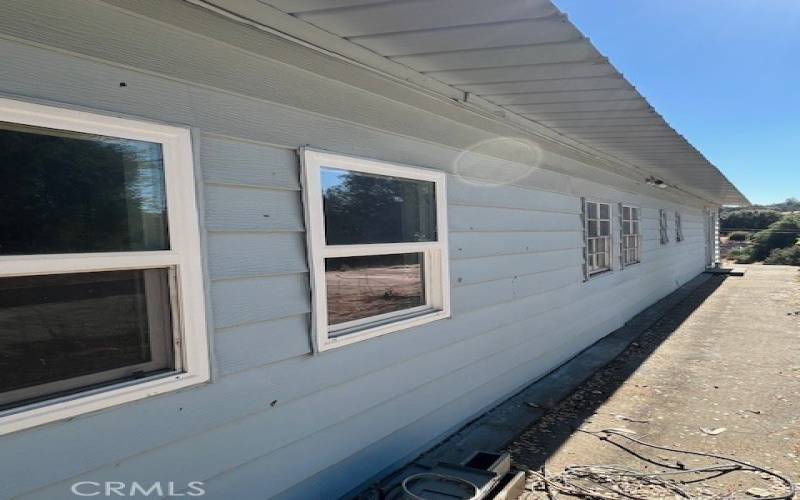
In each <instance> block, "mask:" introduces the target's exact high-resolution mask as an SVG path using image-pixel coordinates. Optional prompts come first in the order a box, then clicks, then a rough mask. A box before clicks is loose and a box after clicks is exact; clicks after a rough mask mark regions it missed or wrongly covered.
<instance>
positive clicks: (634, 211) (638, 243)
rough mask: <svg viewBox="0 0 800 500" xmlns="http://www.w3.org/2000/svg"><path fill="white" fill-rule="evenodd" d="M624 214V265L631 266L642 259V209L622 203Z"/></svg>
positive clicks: (621, 210)
mask: <svg viewBox="0 0 800 500" xmlns="http://www.w3.org/2000/svg"><path fill="white" fill-rule="evenodd" d="M620 212H621V214H622V229H621V234H622V265H623V266H630V265H632V264H636V263H638V262H640V261H641V258H642V255H641V248H642V234H641V232H640V210H639V208H637V207H631V206H628V205H620Z"/></svg>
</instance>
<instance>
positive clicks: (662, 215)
mask: <svg viewBox="0 0 800 500" xmlns="http://www.w3.org/2000/svg"><path fill="white" fill-rule="evenodd" d="M658 229H659V233H660V240H661V244H662V245H666V244H667V243H669V222H668V221H667V211H666V210H664V209H663V208H660V209H659V210H658Z"/></svg>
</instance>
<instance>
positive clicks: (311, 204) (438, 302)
mask: <svg viewBox="0 0 800 500" xmlns="http://www.w3.org/2000/svg"><path fill="white" fill-rule="evenodd" d="M300 158H301V161H302V166H303V175H302V181H303V202H304V206H305V218H306V237H307V241H308V249H309V251H308V261H309V270H310V275H311V296H312V300H311V302H312V322H311V323H312V332H311V337H312V344H313V347H314V351H315V352H322V351H326V350H329V349H333V348H335V347H340V346H344V345H349V344H353V343H355V342H360V341H362V340H367V339H371V338H374V337H378V336H381V335H386V334H388V333H392V332H396V331H399V330H405V329H408V328H412V327H416V326H420V325H423V324H425V323H430V322H432V321H437V320H440V319H445V318H449V317H450V270H449V255H448V244H447V238H448V234H449V233H448V230H447V190H446V185H445V183H446V175H445V174H444V173H443V172H439V171H436V170H429V169H424V168H419V167H411V166H406V165H398V164H394V163H386V162H382V161H376V160H368V159H364V158H357V157H353V156H347V155H341V154H333V153H328V152H324V151H319V150H314V149H310V148H302V149H301V150H300ZM321 167H330V168H339V169H343V170H352V171H356V172H364V173H370V174H379V175H388V176H393V177H400V178H406V179H414V180H423V181H429V182H433V183H434V185H435V192H436V238H437V240H436V241H433V242H420V243H385V244H363V245H331V246H328V245H327V244H326V239H325V220H324V214H323V206H322V183H321V178H320V168H321ZM414 252H422V253H424V254H425V259H424V265H425V269H424V273H423V275H424V277H425V283H424V286H425V294H426V301H427V304H426V305H425V306H420V307H416V308H412V309H404V310H401V311H396V312H391V313H386V314H381V315H379V316H372V317H370V318H366V319H360V320H354V321H351V322H347V323H344V324H342V325H337V328H336V329H335V331H336V332H341V331H342V330H345V329H347V328H358V327H363V328H362V329H360V330H355V331H353V332H352V333H345V334H342V333H339V336H334V337H332V336H331V335H330V333H331V328H330V327H329V325H328V304H327V290H326V282H325V259H326V258H330V257H343V256H348V257H349V256H360V255H383V254H398V253H414ZM366 325H374V326H372V327H369V326H366Z"/></svg>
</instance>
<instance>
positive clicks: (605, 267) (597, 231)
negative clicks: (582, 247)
mask: <svg viewBox="0 0 800 500" xmlns="http://www.w3.org/2000/svg"><path fill="white" fill-rule="evenodd" d="M584 224H585V227H584V232H585V234H586V274H587V275H588V276H591V275H594V274H598V273H602V272H604V271H609V270H611V205H610V204H608V203H599V202H594V201H586V202H584Z"/></svg>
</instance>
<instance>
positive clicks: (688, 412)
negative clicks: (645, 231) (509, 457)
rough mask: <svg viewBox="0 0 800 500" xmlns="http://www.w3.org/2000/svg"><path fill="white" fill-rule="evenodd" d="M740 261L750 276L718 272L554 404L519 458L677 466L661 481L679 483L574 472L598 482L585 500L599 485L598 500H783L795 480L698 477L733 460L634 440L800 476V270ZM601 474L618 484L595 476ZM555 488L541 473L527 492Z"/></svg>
mask: <svg viewBox="0 0 800 500" xmlns="http://www.w3.org/2000/svg"><path fill="white" fill-rule="evenodd" d="M737 267H741V268H743V269H746V271H747V272H746V275H745V276H744V277H741V278H740V277H728V278H725V277H721V276H714V277H712V278H711V279H710V280H709V281H707V282H706V283H705V284H703V285H702V286H701V287H700V288H699V289H698V290H696V291H695V292H694V293H693V294H692V295H691V296H690V297H689V298H688V299H686V300H684V301H683V302H682V303H681V304H680V305H678V306H677V307H676V308H675V309H673V310H672V311H671V312H670V313H669V314H668V315H667V316H665V317H664V318H663V319H662V320H661V321H659V322H658V323H657V324H656V325H655V326H654V327H653V328H651V329H650V330H648V331H647V332H645V334H643V335H642V337H640V338H639V339H638V340H637V341H636V342H635V343H634V344H632V345H631V346H630V347H629V348H628V350H627V351H625V352H624V353H623V354H622V355H621V356H620V357H618V358H617V359H615V360H614V361H613V362H612V363H611V364H610V365H608V366H607V367H606V368H604V369H602V370H601V371H599V372H598V373H596V374H595V375H594V376H593V377H592V378H591V379H589V380H588V381H587V382H586V383H585V384H583V385H582V386H581V387H580V388H579V389H578V390H577V391H576V392H575V393H573V394H572V395H571V396H570V397H569V398H567V399H566V400H564V401H562V402H561V403H559V404H557V405H556V406H555V407H553V408H552V409H550V411H548V413H547V414H546V415H545V416H544V417H543V418H542V419H541V420H539V421H538V422H537V424H535V425H534V426H532V427H531V428H529V429H528V430H527V431H526V432H525V433H524V434H523V435H522V436H521V437H519V438H518V439H517V440H516V441H515V443H514V444H513V446H512V447H511V451H512V454H513V457H514V462H515V464H516V465H517V466H518V467H519V468H521V469H524V470H528V471H537V472H541V469H542V465H543V464H545V463H546V468H545V473H546V474H547V475H548V477H550V478H552V479H553V480H554V481H555V480H556V479H557V476H558V475H559V474H560V473H563V472H564V471H565V469H566V468H567V467H570V466H575V465H601V466H610V465H615V466H619V467H622V468H625V469H627V470H629V471H630V470H633V471H637V472H647V473H653V472H659V471H661V472H664V471H669V472H677V474H670V475H665V476H657V477H658V478H659V479H669V480H670V482H669V483H661V484H655V483H654V482H653V481H650V484H646V483H645V482H643V481H642V480H641V479H640V478H638V477H633V476H620V475H619V474H618V473H619V471H614V474H612V475H609V474H607V473H608V472H609V469H603V470H601V469H597V468H592V469H574V470H572V472H571V473H570V475H569V476H567V479H569V480H570V481H573V480H574V484H577V485H578V486H581V487H584V488H586V489H587V490H586V491H584V492H583V493H584V496H585V497H587V495H586V493H587V491H590V492H593V494H594V495H595V496H591V495H588V497H589V498H686V496H689V497H691V498H695V497H698V498H720V499H722V498H725V499H730V498H782V497H781V495H785V494H786V492H787V491H788V490H787V488H786V486H785V485H784V484H783V483H782V482H781V481H780V480H779V479H777V478H775V477H773V476H770V475H769V474H767V473H766V472H761V471H758V472H742V471H730V470H724V471H718V472H716V473H713V474H712V473H708V472H706V473H687V472H684V470H685V469H694V468H700V467H707V466H714V465H720V464H727V466H728V467H729V468H730V465H731V464H730V462H726V461H725V460H721V459H716V458H710V457H703V456H697V455H687V454H682V453H675V452H671V451H666V450H659V449H653V448H649V447H646V446H642V445H640V444H637V443H635V442H634V441H631V440H629V439H627V438H626V437H625V436H628V437H630V438H633V439H636V440H639V441H643V442H647V443H652V444H656V445H660V446H665V447H670V448H677V449H681V450H691V451H698V452H703V453H710V454H715V455H721V456H728V457H732V458H735V459H737V460H741V461H745V462H749V463H751V464H754V465H758V466H761V467H764V468H765V469H768V470H769V471H773V472H778V473H779V474H780V475H783V476H788V477H789V478H790V479H791V480H793V481H798V480H800V270H798V268H796V267H784V266H737ZM604 429H612V431H611V432H612V433H615V434H609V433H602V432H599V431H602V430H604ZM590 433H591V434H590ZM603 437H605V438H603ZM601 438H603V439H601ZM606 438H607V439H606ZM598 471H599V472H604V473H606V474H603V475H602V477H604V478H605V479H606V480H607V482H602V480H601V481H598V480H597V479H596V478H597V477H599V476H597V475H596V474H595V475H594V476H593V478H592V480H587V476H586V473H587V472H591V473H597V472H598ZM578 476H582V478H578ZM712 476H717V477H712ZM575 478H578V479H575ZM609 478H610V480H609ZM543 485H544V482H543V481H541V480H540V479H539V478H538V476H536V474H535V473H533V472H529V479H528V484H527V489H526V493H525V495H523V499H524V500H531V499H538V498H545V499H546V498H548V492H547V491H544V487H543ZM559 485H560V483H557V482H554V483H552V484H551V486H550V487H549V490H550V493H549V494H550V495H551V497H550V498H572V497H571V496H569V495H568V494H565V493H564V492H563V491H559V488H558V486H559ZM684 495H685V496H684Z"/></svg>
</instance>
